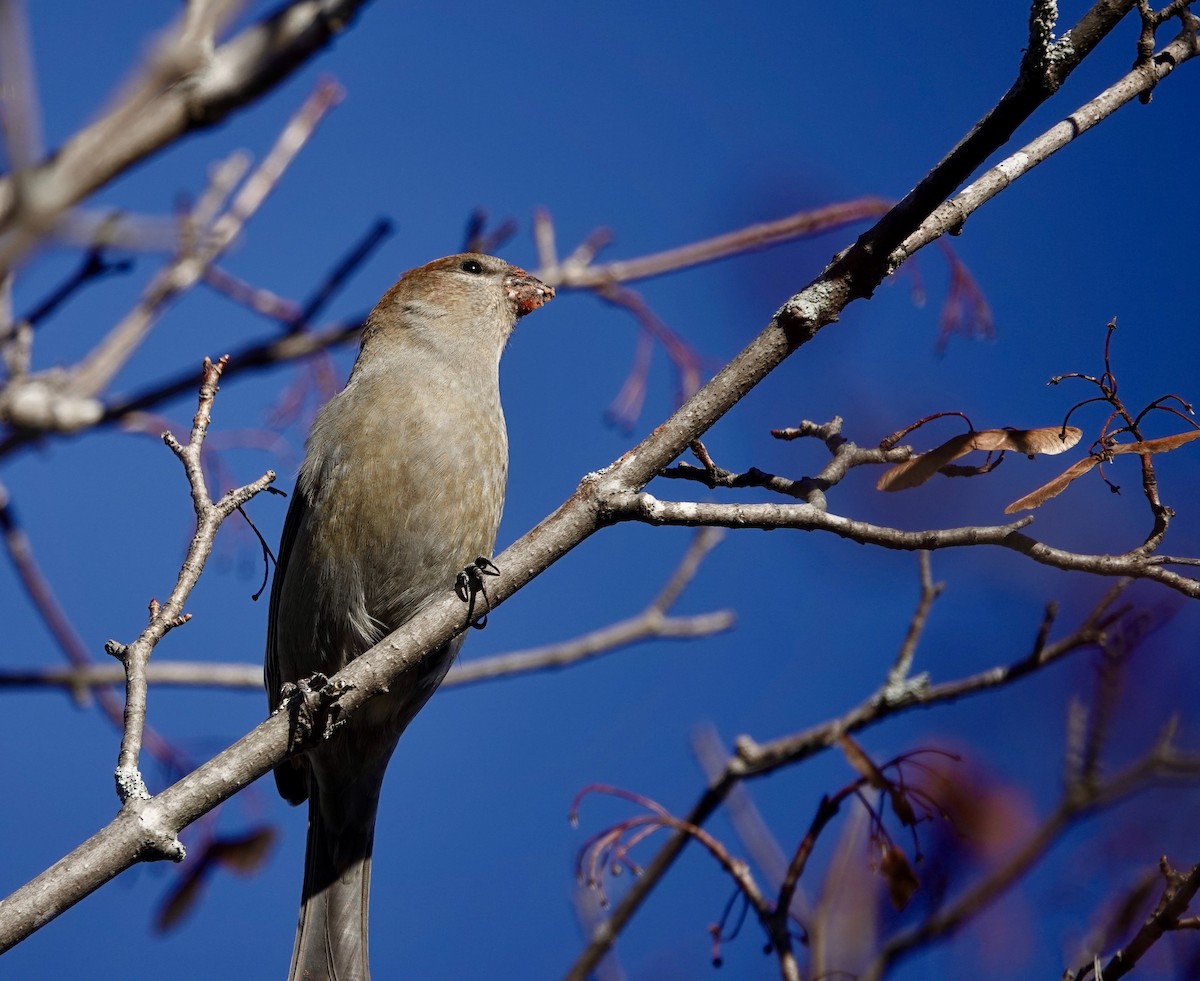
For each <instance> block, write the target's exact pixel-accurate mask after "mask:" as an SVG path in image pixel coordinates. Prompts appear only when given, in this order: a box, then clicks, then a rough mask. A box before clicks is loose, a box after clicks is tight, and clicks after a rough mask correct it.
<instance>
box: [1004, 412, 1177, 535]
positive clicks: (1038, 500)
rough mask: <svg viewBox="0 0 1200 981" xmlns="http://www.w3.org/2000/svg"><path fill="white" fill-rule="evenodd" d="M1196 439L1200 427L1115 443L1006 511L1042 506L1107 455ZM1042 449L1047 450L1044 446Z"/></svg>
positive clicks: (1146, 450) (1168, 446)
mask: <svg viewBox="0 0 1200 981" xmlns="http://www.w3.org/2000/svg"><path fill="white" fill-rule="evenodd" d="M1196 439H1200V429H1189V430H1188V431H1187V432H1186V433H1177V434H1176V435H1174V436H1160V437H1158V438H1157V439H1145V440H1142V441H1141V442H1138V443H1114V444H1113V445H1112V446H1110V447H1108V448H1107V450H1106V451H1105V453H1103V454H1099V453H1093V454H1092V455H1091V456H1088V457H1085V458H1084V459H1082V460H1080V461H1079V462H1078V463H1075V464H1072V465H1071V466H1070V467H1068V468H1067V469H1066V470H1064V471H1063V472H1062V473H1061V474H1059V475H1058V476H1057V477H1055V478H1054V479H1053V480H1051V481H1050V482H1049V483H1046V484H1042V486H1041V487H1039V488H1038V489H1037V490H1035V491H1031V492H1030V493H1028V494H1026V495H1025V496H1024V497H1022V498H1020V499H1018V500H1016V501H1013V502H1012V504H1010V505H1009V506H1008V507H1006V508H1005V509H1004V513H1005V514H1016V512H1018V511H1024V510H1030V511H1031V510H1033V509H1034V508H1036V507H1041V506H1042V505H1043V504H1045V503H1046V502H1047V501H1048V500H1050V498H1052V497H1057V496H1058V495H1059V494H1061V493H1062V492H1063V491H1064V490H1066V488H1067V485H1068V484H1070V483H1071V481H1073V480H1076V479H1078V478H1079V477H1082V476H1083V475H1084V474H1085V473H1087V472H1088V471H1089V470H1091V469H1092V468H1093V467H1094V466H1096V464H1098V463H1101V462H1103V460H1104V459H1105V458H1106V456H1118V455H1120V454H1122V453H1136V454H1138V455H1141V454H1143V453H1169V452H1171V450H1174V449H1178V448H1179V447H1180V446H1183V445H1184V444H1185V443H1190V442H1192V441H1193V440H1196ZM1071 445H1074V444H1071ZM1042 452H1046V451H1045V450H1043V451H1042Z"/></svg>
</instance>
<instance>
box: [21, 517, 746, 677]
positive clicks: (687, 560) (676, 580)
mask: <svg viewBox="0 0 1200 981" xmlns="http://www.w3.org/2000/svg"><path fill="white" fill-rule="evenodd" d="M2 515H3V512H2V510H0V517H2ZM720 538H721V533H720V532H718V531H715V530H713V529H704V530H702V531H701V532H700V533H699V534H697V535H696V536H695V538H694V539H693V540H692V543H691V545H689V546H688V550H687V552H686V553H685V555H684V556H683V558H682V559H681V560H680V563H679V565H678V566H677V567H676V569H675V571H674V572H673V573H672V574H671V577H670V579H669V580H668V581H667V583H666V584H665V585H664V586H663V588H662V590H660V592H659V594H658V595H657V596H656V597H655V598H654V599H653V600H652V601H651V603H650V604H649V605H648V606H647V607H646V608H645V609H644V610H643V611H642V612H641V613H639V614H637V615H636V616H633V617H630V618H629V619H627V620H621V621H618V622H617V623H614V624H611V625H610V626H607V627H604V628H602V629H600V630H594V631H592V632H591V633H587V634H584V635H583V636H581V637H576V638H574V639H573V640H567V641H561V642H559V643H557V644H549V645H546V646H545V647H538V648H533V649H531V650H527V651H514V652H512V653H509V654H497V655H495V656H494V657H485V658H479V659H477V660H472V661H467V662H462V661H459V662H456V663H455V665H454V667H453V668H451V669H450V673H449V674H448V675H447V676H446V680H445V681H443V682H442V687H443V688H454V687H459V686H463V685H472V684H478V683H479V682H482V681H491V680H494V679H496V678H510V677H513V676H516V675H521V674H530V673H533V672H536V671H547V670H551V669H556V668H565V667H570V666H571V665H574V664H578V663H580V662H583V661H587V660H590V659H592V658H594V657H597V656H599V655H601V654H606V653H609V652H611V651H614V650H617V649H620V648H622V647H628V646H630V645H631V644H635V643H637V642H639V641H642V640H649V639H652V638H655V637H661V638H689V639H690V638H695V637H708V636H711V635H712V634H716V633H721V632H722V631H725V630H729V629H730V628H731V627H732V626H733V624H734V619H735V617H734V614H733V612H732V611H730V610H715V611H713V612H712V613H700V614H695V615H692V616H682V617H672V616H667V611H668V610H669V609H670V608H671V606H672V605H674V603H675V602H676V601H677V600H678V599H679V596H680V594H681V593H682V592H683V590H684V589H685V588H686V587H687V585H688V583H690V582H691V580H692V578H693V577H694V576H695V574H696V572H697V570H698V569H699V567H700V563H701V562H702V561H704V558H705V557H706V556H707V555H708V553H709V552H710V551H712V549H713V548H714V547H715V545H716V544H717V542H718V541H720ZM145 676H146V681H147V682H149V683H150V684H152V685H182V686H188V687H205V688H241V689H252V690H254V691H256V692H261V691H262V687H263V676H262V665H261V664H221V663H212V662H208V661H200V662H181V661H167V662H162V663H157V664H151V665H148V666H147V667H146V669H145ZM124 679H125V674H124V672H123V671H122V670H121V668H120V667H119V666H116V665H94V664H80V665H78V666H77V667H74V668H48V669H42V670H26V671H0V689H2V688H30V687H60V688H65V689H67V690H68V691H71V692H73V693H79V692H82V691H86V690H87V689H89V688H103V687H104V686H107V685H113V684H119V683H120V682H122V681H123V680H124Z"/></svg>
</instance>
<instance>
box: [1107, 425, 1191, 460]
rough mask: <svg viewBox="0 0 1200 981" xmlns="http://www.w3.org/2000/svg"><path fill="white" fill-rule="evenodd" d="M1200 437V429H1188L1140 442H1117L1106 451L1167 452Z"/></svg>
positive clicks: (1115, 452) (1114, 452) (1113, 452)
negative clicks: (1183, 431)
mask: <svg viewBox="0 0 1200 981" xmlns="http://www.w3.org/2000/svg"><path fill="white" fill-rule="evenodd" d="M1194 439H1200V429H1189V430H1188V431H1187V432H1186V433H1179V434H1177V435H1175V436H1160V437H1159V438H1158V439H1144V440H1142V441H1141V442H1140V443H1117V444H1116V445H1115V446H1111V447H1109V450H1108V452H1109V453H1112V454H1114V455H1115V454H1117V453H1138V454H1141V453H1169V452H1171V450H1174V449H1177V448H1178V447H1180V446H1183V444H1184V443H1190V442H1191V441H1192V440H1194Z"/></svg>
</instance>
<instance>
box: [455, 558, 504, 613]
mask: <svg viewBox="0 0 1200 981" xmlns="http://www.w3.org/2000/svg"><path fill="white" fill-rule="evenodd" d="M498 575H500V570H499V569H498V568H497V567H496V563H495V562H493V561H492V560H491V559H489V558H486V557H484V556H482V555H481V556H479V558H477V559H476V560H475V561H474V562H472V563H471V564H470V565H469V566H467V567H466V568H465V569H463V570H462V571H461V572H460V573H459V574H458V575H457V576H455V578H454V592H455V593H456V594H457V595H458V598H459V599H460V600H462V601H463V602H464V603H466V604H467V624H468V625H469V626H472V627H474V628H475V629H476V630H482V629H483V628H484V627H486V626H487V618H488V614H489V613H490V612H491V609H492V607H491V601H490V600H489V599H488V594H487V586H486V585H485V584H484V581H483V580H484V576H498ZM477 596H482V597H483V603H484V611H483V616H481V617H480V618H479V619H478V620H476V619H475V597H477Z"/></svg>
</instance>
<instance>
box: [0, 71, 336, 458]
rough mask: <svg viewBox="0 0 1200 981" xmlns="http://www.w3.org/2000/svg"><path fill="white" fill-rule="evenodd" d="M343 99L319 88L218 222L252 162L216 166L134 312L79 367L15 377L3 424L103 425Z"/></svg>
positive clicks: (0, 399)
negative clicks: (119, 385)
mask: <svg viewBox="0 0 1200 981" xmlns="http://www.w3.org/2000/svg"><path fill="white" fill-rule="evenodd" d="M340 96H341V93H340V90H339V89H338V88H337V86H336V85H334V84H333V83H331V82H328V81H325V82H320V83H318V85H317V87H316V89H315V90H314V91H313V93H312V94H311V95H310V96H309V97H308V99H307V100H306V101H305V103H304V104H303V105H302V106H301V107H300V109H299V110H298V111H297V113H296V114H295V115H294V116H293V117H292V119H291V120H290V121H289V122H288V124H287V126H285V128H284V130H283V132H282V133H281V134H280V136H279V138H278V140H277V141H276V143H275V145H274V147H273V148H272V149H271V151H270V153H268V154H267V156H266V157H265V158H264V159H263V161H262V163H261V164H260V165H259V166H258V167H257V168H256V170H255V171H254V172H253V173H252V174H251V175H250V177H249V178H248V179H247V180H246V182H245V183H244V184H243V185H242V187H241V190H240V191H238V193H237V194H236V195H235V196H234V198H233V200H232V202H231V203H230V205H229V206H228V208H226V209H225V210H224V212H223V213H221V214H220V217H217V218H215V220H210V215H215V214H217V213H218V211H219V210H220V207H221V202H223V201H224V200H225V198H226V197H227V196H228V195H229V193H230V192H231V191H232V189H233V187H234V185H235V184H236V183H237V182H238V181H239V180H240V179H241V177H242V175H243V174H244V173H245V169H246V167H247V166H248V162H247V161H246V160H245V159H244V157H243V156H241V155H235V156H233V157H231V158H230V159H229V160H227V161H226V162H225V163H223V164H221V165H220V166H218V167H217V168H215V169H214V171H213V176H212V180H211V182H210V186H209V189H208V191H207V192H206V193H205V194H204V195H202V196H201V198H200V201H199V202H198V203H197V205H196V207H195V208H194V209H193V211H192V214H191V216H190V221H189V222H188V223H187V224H186V225H185V230H184V231H185V235H184V244H183V246H182V248H181V250H180V253H179V255H177V256H176V257H175V259H174V260H173V261H172V262H170V263H169V264H168V265H167V267H166V268H165V269H163V270H162V271H161V272H159V274H158V275H156V276H155V277H154V278H153V279H152V280H151V281H150V283H149V285H148V286H147V287H146V289H145V290H144V291H143V294H142V297H141V299H140V300H139V301H138V303H137V305H136V306H135V307H134V309H133V310H132V311H131V312H130V313H129V314H128V315H127V316H126V317H125V318H124V319H123V320H122V321H121V322H120V323H118V324H117V325H116V326H115V327H114V328H113V329H112V330H111V331H110V332H109V333H108V334H107V335H106V336H105V337H104V339H103V340H101V341H100V343H99V344H97V345H96V347H95V348H93V350H92V351H91V352H90V353H89V354H88V355H86V356H85V357H84V358H83V360H82V361H81V362H80V363H79V364H77V365H76V366H75V367H73V368H71V369H68V370H65V371H64V370H61V369H52V370H50V371H45V372H41V373H38V374H31V375H26V376H22V377H15V376H14V377H13V378H11V379H10V381H9V384H8V385H7V386H5V388H4V389H3V391H0V419H2V420H3V421H5V422H7V423H8V424H9V425H10V426H12V427H13V428H14V429H17V430H26V431H30V432H29V433H27V434H29V435H31V434H37V433H40V432H44V431H46V430H51V431H62V432H73V431H75V430H78V429H81V428H84V427H87V426H91V425H94V424H95V423H96V422H98V421H99V420H100V419H101V418H102V416H103V414H104V409H103V405H102V403H101V402H100V401H99V399H98V398H97V396H98V395H99V394H100V392H101V391H103V390H104V389H105V388H106V387H107V386H108V385H109V383H110V382H111V381H112V379H113V377H114V376H115V375H116V374H117V372H119V371H120V370H121V368H122V367H124V365H125V363H126V362H127V361H128V359H129V358H130V356H131V355H132V354H133V352H134V351H135V350H136V349H137V347H138V346H139V345H140V344H141V343H142V341H144V340H145V338H146V336H147V334H148V333H149V331H150V329H151V327H153V325H154V324H155V322H156V321H157V320H158V318H159V316H160V315H161V313H162V311H163V309H164V307H165V306H166V305H167V304H168V303H169V302H171V301H172V300H174V299H175V298H176V297H177V296H178V295H179V294H180V293H183V292H185V291H186V290H189V289H191V288H192V287H193V286H195V285H196V283H198V282H199V281H200V279H201V277H202V276H203V275H204V270H205V269H206V268H207V267H208V266H209V265H210V264H211V263H212V262H213V261H214V260H215V259H216V258H217V257H218V256H219V255H221V253H222V252H224V251H225V250H226V249H227V248H229V246H230V245H231V244H232V243H233V242H234V240H235V239H236V238H237V236H238V234H239V233H240V232H241V230H242V227H243V226H244V224H245V222H246V221H247V220H248V219H249V218H250V216H251V215H253V214H254V212H255V211H257V210H258V208H259V207H260V206H261V205H262V203H263V201H264V200H265V199H266V197H267V195H268V194H269V193H270V191H271V190H272V189H273V188H274V187H275V186H276V184H277V183H278V181H279V178H280V176H281V175H282V173H283V171H284V170H285V169H286V168H287V166H288V164H289V163H290V162H291V161H292V160H293V159H294V158H295V155H296V154H297V153H298V152H299V150H300V149H301V147H303V146H304V144H305V143H306V142H307V140H308V138H309V137H310V136H311V135H312V132H313V129H314V128H315V127H316V125H317V124H318V122H319V121H320V120H321V119H322V118H323V116H324V115H325V113H326V112H327V111H328V110H329V108H330V107H331V106H332V105H333V104H334V103H335V102H336V101H337V100H338V99H339V98H340Z"/></svg>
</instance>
